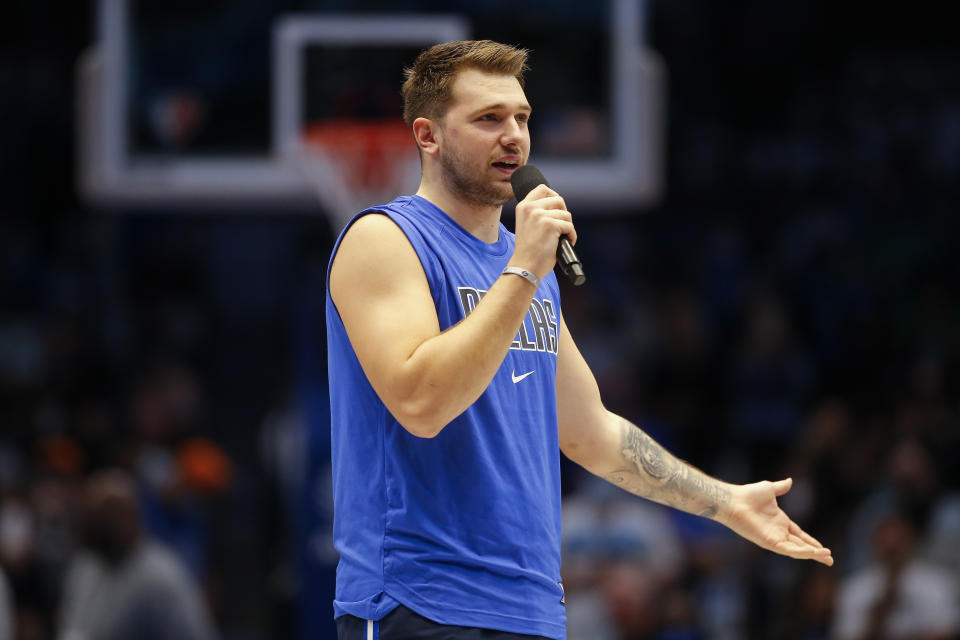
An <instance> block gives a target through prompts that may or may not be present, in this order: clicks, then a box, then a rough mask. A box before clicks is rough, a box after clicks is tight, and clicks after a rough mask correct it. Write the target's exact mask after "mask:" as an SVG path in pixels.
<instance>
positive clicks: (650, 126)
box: [78, 0, 664, 210]
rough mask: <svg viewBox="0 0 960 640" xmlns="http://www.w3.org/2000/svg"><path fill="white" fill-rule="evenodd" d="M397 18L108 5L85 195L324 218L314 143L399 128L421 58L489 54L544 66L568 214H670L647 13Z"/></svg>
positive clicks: (542, 108) (505, 7) (82, 106)
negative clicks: (386, 126) (660, 207)
mask: <svg viewBox="0 0 960 640" xmlns="http://www.w3.org/2000/svg"><path fill="white" fill-rule="evenodd" d="M384 4H385V3H382V2H374V1H361V0H356V1H354V2H347V1H345V0H339V1H338V0H327V1H323V0H314V1H312V2H311V1H308V0H304V1H302V2H290V3H286V6H285V10H284V11H281V10H279V9H277V8H275V6H274V5H272V4H271V3H268V2H256V1H254V0H248V1H247V2H240V3H230V4H227V5H225V4H223V3H214V2H212V1H208V2H200V3H197V2H187V1H186V0H182V1H179V0H175V1H173V2H167V3H163V4H160V3H150V2H146V1H145V0H98V3H97V6H98V29H97V43H96V45H95V46H94V47H93V48H92V49H91V50H90V51H88V52H87V54H86V55H85V56H84V57H83V59H82V60H81V61H80V64H79V65H78V80H79V85H80V92H79V105H78V119H79V126H78V131H79V136H80V140H79V142H80V144H79V153H78V176H79V181H80V185H79V186H80V189H81V191H82V193H83V195H84V196H85V197H86V198H87V199H88V200H90V201H91V202H93V203H95V204H98V205H101V206H123V205H131V206H146V207H170V206H175V205H185V206H188V207H197V206H203V205H209V206H214V207H223V208H226V209H228V210H236V209H238V208H257V209H264V208H270V209H272V210H277V209H285V208H290V207H298V208H307V209H314V210H315V209H317V193H316V191H317V184H318V176H317V174H316V173H312V174H311V173H310V172H305V171H303V166H302V163H301V162H300V160H299V158H300V157H301V155H300V152H301V151H302V150H303V146H304V140H305V135H304V134H305V132H306V131H307V130H308V129H309V128H310V127H311V126H315V125H317V124H318V123H323V122H324V121H330V120H331V119H336V118H341V119H342V118H349V119H352V120H355V121H364V120H372V119H384V118H396V119H397V120H399V119H400V109H401V108H402V104H401V101H400V96H399V87H400V83H401V82H402V69H403V67H404V66H406V65H409V64H410V62H412V60H413V57H414V56H415V55H416V53H417V52H418V51H419V50H421V49H423V48H425V47H427V46H429V45H431V44H433V43H436V42H442V41H448V40H454V39H462V38H489V39H493V40H498V41H501V42H507V43H510V44H515V45H518V46H522V47H526V48H529V49H531V57H530V66H531V71H530V72H529V74H528V76H527V78H528V79H527V87H526V90H527V96H528V99H529V100H530V102H531V104H532V105H533V107H534V115H533V118H532V120H531V125H530V126H531V136H532V139H533V149H532V155H531V162H533V163H535V164H537V165H538V166H539V167H540V168H541V170H542V171H543V173H544V174H545V175H546V176H547V177H548V178H549V179H550V182H551V184H553V185H554V186H555V187H556V188H557V189H558V190H559V191H561V193H563V194H564V196H565V197H566V198H567V200H568V201H569V202H572V203H589V204H590V205H591V206H590V210H600V209H602V208H605V207H606V208H611V207H612V208H618V209H630V210H635V209H638V208H640V207H642V206H644V205H647V204H650V203H652V202H654V201H655V200H656V199H657V198H658V197H659V194H660V192H661V191H662V177H663V148H664V140H663V137H664V113H663V97H664V96H663V91H664V88H663V84H664V73H663V70H662V65H661V64H660V63H659V59H658V57H657V56H656V55H655V54H654V53H653V52H651V51H650V50H649V49H648V48H647V47H646V45H645V35H644V34H645V28H644V24H645V17H646V13H645V2H643V0H598V1H597V2H592V3H580V2H546V1H535V2H528V3H525V4H524V11H523V12H519V11H517V7H516V5H515V3H514V2H508V1H505V0H495V1H491V2H486V3H482V4H478V3H473V2H466V1H463V2H457V1H449V2H444V3H437V2H433V1H430V0H408V1H401V2H391V3H389V6H390V13H383V12H382V11H380V10H379V8H380V7H382V6H383V5H384ZM586 4H588V5H589V6H585V5H586ZM225 7H226V8H225ZM437 7H442V8H441V9H437ZM291 9H292V10H291ZM412 144H413V143H412V139H411V145H412ZM415 172H416V168H415V167H414V168H413V174H415ZM407 174H410V172H409V171H408V172H407ZM328 178H329V179H331V180H336V179H337V176H336V175H332V176H328ZM320 182H321V183H322V179H321V180H320ZM414 186H415V185H414ZM404 188H407V189H408V188H409V185H405V187H404ZM321 190H322V184H321ZM369 204H379V203H369Z"/></svg>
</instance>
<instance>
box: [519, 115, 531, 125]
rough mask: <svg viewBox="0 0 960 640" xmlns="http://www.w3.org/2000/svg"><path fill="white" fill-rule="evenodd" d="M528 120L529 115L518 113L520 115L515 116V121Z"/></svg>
mask: <svg viewBox="0 0 960 640" xmlns="http://www.w3.org/2000/svg"><path fill="white" fill-rule="evenodd" d="M529 120H530V116H528V115H524V114H520V115H518V116H517V122H524V123H525V122H529Z"/></svg>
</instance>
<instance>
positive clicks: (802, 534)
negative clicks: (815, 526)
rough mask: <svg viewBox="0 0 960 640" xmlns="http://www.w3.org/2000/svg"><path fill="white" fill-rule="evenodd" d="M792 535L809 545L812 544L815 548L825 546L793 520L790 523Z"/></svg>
mask: <svg viewBox="0 0 960 640" xmlns="http://www.w3.org/2000/svg"><path fill="white" fill-rule="evenodd" d="M790 533H791V534H792V535H795V536H797V537H798V538H800V539H801V540H803V541H804V542H806V543H807V544H812V545H813V546H815V547H822V546H823V544H822V543H821V542H820V541H819V540H817V539H816V538H814V537H813V536H812V535H810V534H809V533H807V532H806V531H804V530H803V529H801V528H800V527H799V526H797V523H796V522H794V521H793V520H791V521H790Z"/></svg>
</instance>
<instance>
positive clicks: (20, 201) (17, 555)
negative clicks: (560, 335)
mask: <svg viewBox="0 0 960 640" xmlns="http://www.w3.org/2000/svg"><path fill="white" fill-rule="evenodd" d="M41 4H42V3H41ZM15 7H16V8H15V9H14V12H15V14H16V16H15V18H17V19H15V20H13V21H8V22H6V23H5V24H3V25H2V26H0V36H2V37H0V62H2V64H0V87H3V89H2V94H0V95H2V100H0V116H2V117H3V119H4V122H6V123H9V124H10V125H11V126H5V127H4V128H2V129H0V169H2V171H0V640H8V639H11V640H13V639H17V640H43V639H47V638H62V639H65V640H99V639H100V638H109V639H110V640H125V639H126V638H154V637H155V638H158V639H160V638H167V637H177V638H212V637H220V638H225V639H226V638H230V639H232V638H237V639H238V640H241V639H244V640H245V639H247V638H250V639H254V638H289V637H296V636H297V634H298V630H300V629H303V628H304V627H303V626H302V625H301V623H300V622H298V621H299V620H302V619H303V618H304V617H307V616H312V617H314V618H316V619H319V620H323V621H324V622H326V621H327V619H328V617H329V616H330V614H331V609H332V608H331V607H330V605H329V601H328V600H325V601H323V602H312V601H307V602H303V601H302V600H301V599H299V598H298V596H299V595H301V594H304V593H307V592H306V591H305V590H304V585H306V584H311V577H310V575H308V572H309V571H310V570H311V569H310V567H314V566H315V565H316V563H314V564H311V563H310V562H309V561H308V560H309V558H313V559H314V560H316V559H317V558H319V559H320V562H319V564H320V565H322V566H324V567H326V569H327V570H329V569H330V567H331V566H332V563H334V562H335V559H334V558H331V556H330V549H329V540H328V539H327V538H325V537H324V535H322V532H320V533H318V532H317V531H311V532H307V533H306V534H305V533H304V532H303V528H304V527H305V526H307V525H305V520H307V519H308V518H306V517H305V516H304V515H303V513H302V512H303V510H304V508H305V507H304V504H307V505H312V507H313V508H317V509H320V510H323V509H325V508H327V507H328V504H327V502H326V501H327V500H328V497H327V495H328V494H327V492H328V489H329V486H328V484H326V482H327V480H326V478H325V476H324V475H323V469H322V465H321V466H320V467H319V468H318V467H317V466H316V465H317V460H313V461H311V460H308V459H307V456H308V454H309V453H311V452H313V453H317V452H319V453H320V454H323V453H324V448H323V443H322V442H320V443H319V444H318V443H316V442H311V439H314V440H316V439H317V438H320V439H321V440H322V437H323V429H322V426H323V425H322V417H323V411H324V409H323V394H324V388H325V373H324V366H325V359H324V354H323V347H322V344H323V332H324V328H323V326H322V314H321V313H320V312H319V308H320V307H319V305H321V304H322V298H323V295H324V291H323V282H324V280H323V273H324V270H325V266H326V258H327V256H328V255H329V250H330V246H331V241H332V237H333V233H334V231H335V230H334V229H331V228H329V226H328V224H327V222H326V221H325V220H324V219H323V217H322V216H302V215H282V214H278V213H277V212H264V215H257V214H255V213H247V214H243V215H239V216H238V215H232V214H230V213H228V212H218V213H199V212H198V213H195V214H189V213H186V214H185V213H184V212H179V213H178V214H177V215H170V214H169V213H168V212H163V211H136V212H109V213H106V212H97V211H91V210H89V209H88V208H87V207H86V206H85V205H83V204H82V203H80V202H78V201H77V199H76V196H75V194H74V190H73V172H72V166H71V163H72V157H71V150H70V148H69V144H66V145H65V141H69V140H71V139H72V135H73V131H72V127H73V124H72V122H73V120H72V104H73V102H72V93H71V92H72V77H73V76H72V74H73V64H74V63H75V61H76V57H77V55H78V54H79V51H80V49H81V48H82V47H83V46H85V44H87V43H88V42H89V38H90V34H89V32H88V25H89V24H90V23H91V21H92V17H91V16H90V15H88V14H87V13H85V11H86V10H84V9H82V8H76V7H75V8H73V9H71V11H73V12H74V14H75V15H73V20H72V21H66V22H64V23H62V24H61V22H57V23H55V24H54V23H50V22H48V21H47V20H44V19H42V18H41V14H42V7H40V8H38V7H37V6H31V7H29V8H28V7H27V5H26V4H22V3H21V4H15ZM650 17H651V23H650V38H651V40H652V45H653V47H654V48H655V49H657V50H658V51H659V52H660V53H661V55H662V56H663V57H664V60H665V62H666V66H667V68H668V69H669V73H670V92H669V95H670V103H669V107H668V113H669V121H670V125H669V126H670V129H669V134H668V139H669V151H668V171H667V194H666V198H665V200H664V202H662V203H661V204H660V205H658V206H657V207H656V208H655V209H654V210H652V211H647V212H644V213H642V214H641V213H639V212H625V213H626V215H623V214H621V215H592V214H591V212H582V213H581V214H580V215H579V217H578V218H577V225H578V231H579V235H580V243H579V244H578V253H579V254H580V255H581V257H582V258H583V259H584V262H585V265H586V267H587V270H588V275H589V280H588V283H587V285H586V286H584V287H581V288H577V289H574V288H571V287H566V286H565V288H564V290H563V294H564V299H563V306H564V315H565V317H566V319H567V321H568V322H569V324H570V326H571V328H572V331H573V334H574V336H575V337H576V338H577V340H578V343H579V346H580V348H581V350H582V351H583V353H584V355H585V357H586V359H587V361H588V362H589V363H590V364H591V367H592V368H593V370H594V373H595V374H596V376H597V378H598V380H599V383H600V387H601V390H602V392H603V395H604V399H605V402H606V404H607V405H608V407H610V408H611V409H612V410H614V411H617V412H618V413H621V414H623V415H624V416H626V417H628V418H629V419H631V420H633V421H635V422H636V423H637V424H640V425H642V426H643V428H644V429H646V430H647V431H648V432H649V433H650V434H651V435H652V436H653V437H655V438H656V439H658V440H659V441H660V442H662V443H663V444H664V445H665V446H667V447H668V448H669V449H670V450H672V451H674V452H675V453H676V454H677V455H678V456H679V457H682V458H684V459H686V460H689V461H690V462H691V463H693V464H695V465H696V466H698V467H700V468H702V469H704V470H705V471H707V472H709V473H711V474H714V475H716V476H718V477H720V478H722V479H724V480H727V481H730V482H751V481H756V480H761V479H769V480H776V479H779V478H783V477H792V478H793V488H792V490H791V491H790V493H788V494H787V495H786V496H784V497H783V499H782V504H783V507H784V509H785V510H786V511H787V512H788V513H789V514H790V515H791V517H793V518H794V519H795V520H796V521H797V522H798V523H799V524H800V525H801V526H803V527H804V528H805V529H806V530H808V531H810V532H811V533H812V534H813V535H814V536H816V537H818V538H819V539H820V540H821V541H822V542H823V543H824V544H826V545H827V546H829V547H831V548H832V550H833V553H834V557H835V558H836V560H837V564H836V566H834V567H833V568H829V569H828V568H825V567H821V566H819V565H814V564H812V563H801V562H796V561H791V560H787V559H784V558H780V557H776V556H773V555H772V554H769V553H766V552H763V551H760V550H758V549H755V548H752V547H750V546H749V545H747V544H745V543H743V542H741V541H740V540H739V539H737V538H736V537H735V536H732V535H731V534H729V532H727V531H726V530H724V529H723V528H722V527H719V526H717V525H714V524H713V523H711V522H709V521H705V520H703V519H699V518H696V517H692V516H687V515H685V514H681V513H678V512H676V511H671V510H669V509H665V508H661V507H660V506H658V505H654V504H652V503H647V502H645V501H642V500H638V499H635V498H632V497H630V496H627V495H626V494H623V493H621V492H619V491H618V490H616V489H614V488H613V487H611V486H609V485H606V484H605V483H603V482H601V481H598V480H596V479H593V478H591V477H588V476H587V475H586V474H585V473H584V472H582V471H581V470H579V469H578V468H576V467H574V466H573V465H572V464H567V465H566V466H565V468H564V492H565V501H564V548H563V550H564V584H565V587H566V590H567V611H568V617H569V637H570V638H571V640H580V639H585V640H608V639H609V640H681V639H683V640H699V639H702V640H708V639H719V640H727V639H730V640H733V639H739V638H750V639H757V640H767V639H774V640H776V639H783V640H816V639H827V638H831V639H836V640H869V639H878V640H879V639H889V640H901V639H902V640H906V639H920V640H950V639H953V638H958V637H960V593H958V586H957V585H958V583H960V471H958V466H957V464H956V460H957V459H958V457H960V423H958V411H960V406H958V397H960V395H958V394H957V381H958V375H960V369H958V364H960V331H958V330H957V327H958V326H960V305H958V302H957V301H958V300H960V291H958V288H960V258H958V257H957V255H956V252H955V251H954V249H953V247H952V242H951V241H950V238H956V237H960V230H958V226H960V224H958V222H957V220H956V217H955V216H954V215H953V214H954V213H955V212H954V209H955V205H954V203H956V202H957V201H958V196H960V179H958V178H960V73H958V72H957V71H958V63H957V60H958V54H960V51H958V48H957V44H956V41H955V38H954V37H953V34H952V33H950V29H948V28H947V27H948V23H949V21H946V20H938V19H937V18H936V17H934V16H931V15H928V14H925V13H924V11H923V10H922V9H916V10H912V9H908V8H905V7H902V6H899V5H898V6H896V7H895V6H894V5H892V4H890V5H889V7H887V8H886V9H880V8H877V9H876V10H875V11H874V12H872V13H870V14H868V15H867V14H865V13H864V12H862V11H859V10H858V11H854V10H853V9H849V10H847V9H838V8H836V7H834V5H832V4H831V3H826V2H813V3H794V4H788V5H783V4H782V3H777V4H769V5H768V4H765V3H759V2H751V3H747V4H746V5H744V6H740V7H738V8H731V7H728V6H725V7H719V6H713V4H711V3H707V2H693V3H691V2H686V3H678V2H666V1H665V2H653V3H652V10H651V16H650ZM70 24H72V25H74V26H72V27H71V26H69V25H70ZM77 25H79V26H77ZM534 144H536V141H534ZM558 188H559V185H558ZM266 214H269V215H266ZM305 398H307V399H308V400H305ZM322 457H323V455H320V456H319V458H321V459H322ZM305 493H306V494H307V496H308V497H307V499H306V500H304V498H303V495H304V494H305ZM306 508H310V507H309V506H308V507H306ZM327 515H328V514H327ZM321 522H323V520H322V518H321ZM305 538H306V539H307V542H304V539H305ZM305 558H306V560H305ZM313 580H314V581H316V577H315V576H314V578H313ZM324 581H327V582H329V574H322V576H321V580H320V582H324ZM173 620H176V621H177V622H179V623H180V626H174V625H173V624H172V621H173ZM106 628H113V629H115V630H116V631H115V632H114V633H113V634H112V635H111V634H110V633H108V632H106V631H104V629H106ZM313 628H321V629H322V628H323V626H322V624H320V625H319V627H313ZM327 628H330V627H327ZM322 633H323V632H322V631H321V632H320V633H318V634H315V635H314V636H312V637H324V636H323V635H322ZM327 637H332V636H327Z"/></svg>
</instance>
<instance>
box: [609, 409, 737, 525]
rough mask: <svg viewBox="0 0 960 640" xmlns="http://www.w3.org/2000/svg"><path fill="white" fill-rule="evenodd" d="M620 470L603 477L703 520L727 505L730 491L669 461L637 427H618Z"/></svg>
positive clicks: (699, 474) (688, 468)
mask: <svg viewBox="0 0 960 640" xmlns="http://www.w3.org/2000/svg"><path fill="white" fill-rule="evenodd" d="M620 433H621V446H620V454H621V456H622V458H623V462H624V466H623V468H621V469H617V470H615V471H613V472H611V473H608V474H607V475H606V478H607V480H609V481H610V482H612V483H614V484H616V485H617V486H619V487H621V488H623V489H626V490H627V491H629V492H631V493H635V494H637V495H639V496H643V497H644V498H649V499H651V500H654V501H656V502H660V503H662V504H666V505H670V506H671V507H676V508H678V509H682V510H683V511H687V512H689V513H695V514H697V515H700V516H704V517H706V518H712V517H714V516H716V515H717V512H718V511H719V510H720V507H721V506H722V505H725V504H729V502H730V490H729V489H727V488H726V487H724V486H723V485H722V483H720V482H719V481H718V480H715V479H713V478H711V477H710V476H708V475H706V474H705V473H703V472H702V471H700V470H698V469H696V468H694V467H692V466H690V465H688V464H687V463H685V462H683V461H682V460H678V459H677V458H675V457H673V456H672V455H671V454H670V453H669V452H668V451H667V450H666V449H664V448H663V447H661V446H660V445H659V444H657V443H656V442H655V441H654V440H653V439H652V438H651V437H650V436H648V435H647V434H646V433H644V432H643V431H642V430H641V429H640V428H639V427H637V426H636V425H634V424H631V423H630V422H627V421H626V420H623V421H622V422H621V425H620Z"/></svg>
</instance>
